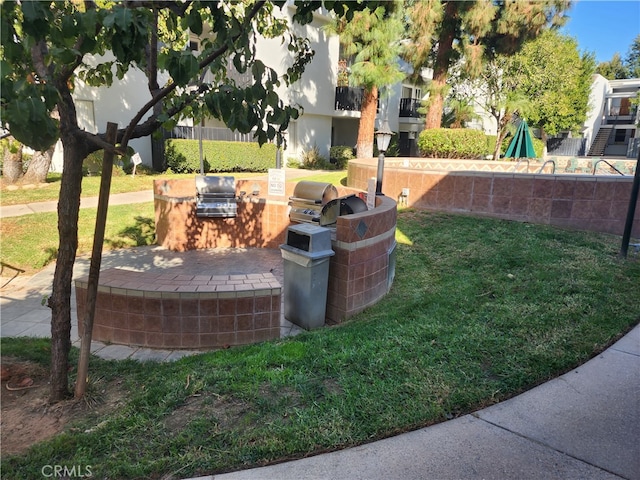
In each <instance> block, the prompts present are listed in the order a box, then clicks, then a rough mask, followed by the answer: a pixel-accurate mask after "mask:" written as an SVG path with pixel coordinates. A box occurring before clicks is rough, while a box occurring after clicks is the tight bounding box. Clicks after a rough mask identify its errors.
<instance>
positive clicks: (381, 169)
mask: <svg viewBox="0 0 640 480" xmlns="http://www.w3.org/2000/svg"><path fill="white" fill-rule="evenodd" d="M383 174H384V151H380V155H378V173H377V175H376V195H384V193H382V175H383Z"/></svg>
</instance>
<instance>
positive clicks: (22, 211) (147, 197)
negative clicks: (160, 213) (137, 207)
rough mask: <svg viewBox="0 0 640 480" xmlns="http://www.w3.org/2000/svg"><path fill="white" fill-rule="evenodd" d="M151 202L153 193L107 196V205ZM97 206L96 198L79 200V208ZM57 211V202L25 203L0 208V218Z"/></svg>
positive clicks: (150, 191)
mask: <svg viewBox="0 0 640 480" xmlns="http://www.w3.org/2000/svg"><path fill="white" fill-rule="evenodd" d="M144 202H153V191H152V190H145V191H142V192H129V193H115V194H113V195H110V196H109V205H128V204H130V203H144ZM97 206H98V197H85V198H82V199H81V200H80V208H91V207H93V208H95V207H97ZM57 210H58V201H57V200H55V201H51V202H37V203H27V204H23V205H7V206H0V218H6V217H19V216H22V215H29V214H31V213H43V212H55V211H57Z"/></svg>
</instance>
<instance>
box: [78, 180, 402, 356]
mask: <svg viewBox="0 0 640 480" xmlns="http://www.w3.org/2000/svg"><path fill="white" fill-rule="evenodd" d="M285 185H286V192H285V195H279V196H276V195H268V194H267V191H268V184H267V181H264V180H239V181H238V182H237V183H236V194H237V198H238V204H237V215H236V216H235V217H233V218H203V217H199V216H197V215H196V204H197V198H196V191H195V182H194V181H193V180H192V179H184V180H183V179H181V180H155V181H154V207H155V224H156V237H157V238H156V241H157V244H158V245H160V246H161V247H164V248H166V249H168V250H172V251H174V252H185V251H188V250H198V249H219V248H225V249H252V248H266V249H277V248H278V247H279V246H280V245H281V244H282V243H284V242H285V240H286V232H287V228H288V227H289V226H290V225H291V222H290V221H289V216H288V208H289V207H288V198H289V196H291V195H292V193H293V189H294V187H295V183H294V182H287V183H286V184H285ZM360 192H361V190H357V189H351V188H344V187H338V193H339V195H340V196H345V195H350V194H354V193H356V194H359V193H360ZM396 216H397V205H396V202H395V201H394V200H393V199H391V198H388V197H377V198H376V207H375V208H374V209H371V210H368V211H364V212H361V213H355V214H351V215H343V216H339V217H338V218H337V222H336V224H335V227H334V228H333V231H332V242H331V243H332V249H333V250H334V251H335V255H334V256H332V257H331V260H330V267H329V280H328V292H327V306H326V319H325V321H326V323H327V324H338V323H341V322H343V321H345V320H347V319H348V318H350V317H352V316H354V315H356V314H357V313H359V312H361V311H363V310H364V309H365V308H367V307H368V306H370V305H373V304H375V303H377V302H378V301H379V300H380V299H381V298H382V297H384V295H386V293H387V292H388V291H389V289H390V288H391V284H392V282H393V276H394V273H395V247H396V242H395V229H396ZM86 288H87V279H86V278H85V279H79V280H77V281H76V292H77V303H78V312H83V311H84V305H85V302H86ZM282 295H283V290H282V286H281V285H280V283H279V282H278V281H277V279H276V278H275V277H273V275H271V273H270V272H269V269H268V268H266V266H265V271H264V272H263V273H258V274H256V273H253V274H242V273H237V272H236V274H235V275H219V272H216V267H215V265H214V264H212V265H211V270H210V271H209V272H206V274H204V275H203V274H202V272H199V274H198V275H190V274H189V272H187V271H182V270H180V269H176V270H175V271H170V270H164V271H145V272H133V271H130V270H121V269H111V270H106V271H103V272H101V275H100V285H99V289H98V298H97V304H96V315H95V321H94V332H93V339H94V340H98V341H105V342H111V343H117V344H126V345H139V346H145V347H151V348H185V349H187V348H188V349H195V348H202V349H207V348H222V347H226V346H230V345H241V344H248V343H254V342H259V341H263V340H268V339H274V338H279V336H280V321H281V315H282V307H281V301H282ZM79 323H80V324H81V323H82V322H79ZM80 328H82V326H80Z"/></svg>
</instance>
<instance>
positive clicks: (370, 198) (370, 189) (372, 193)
mask: <svg viewBox="0 0 640 480" xmlns="http://www.w3.org/2000/svg"><path fill="white" fill-rule="evenodd" d="M367 208H368V209H369V210H372V209H374V208H376V179H375V178H370V179H369V183H368V184H367Z"/></svg>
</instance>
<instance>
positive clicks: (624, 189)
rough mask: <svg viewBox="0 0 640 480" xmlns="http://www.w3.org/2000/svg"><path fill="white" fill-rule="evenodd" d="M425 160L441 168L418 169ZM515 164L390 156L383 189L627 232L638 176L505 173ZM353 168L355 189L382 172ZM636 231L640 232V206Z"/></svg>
mask: <svg viewBox="0 0 640 480" xmlns="http://www.w3.org/2000/svg"><path fill="white" fill-rule="evenodd" d="M419 162H422V163H423V165H422V166H423V167H424V165H427V166H429V165H430V166H432V167H438V168H439V170H425V169H418V164H417V163H419ZM413 163H415V165H413ZM405 164H408V167H406V166H405ZM514 166H515V165H514V164H513V163H511V162H478V161H456V160H425V159H409V160H406V161H405V160H399V159H390V160H388V161H385V169H384V177H383V188H382V190H383V192H384V193H385V194H386V195H388V196H390V197H392V198H394V199H398V200H399V201H400V202H402V203H404V202H405V199H404V198H403V197H402V196H401V195H402V190H403V189H406V188H408V189H409V196H408V198H407V199H406V204H407V205H408V206H411V207H416V208H424V209H431V210H438V211H446V212H459V213H470V214H476V215H486V216H491V217H497V218H504V219H508V220H517V221H523V222H531V223H541V224H549V225H556V226H560V227H568V228H575V229H579V230H589V231H595V232H603V233H612V234H615V235H622V233H623V231H624V223H625V219H626V214H627V209H628V207H629V198H630V197H631V187H632V183H633V177H632V176H628V175H627V176H624V177H623V176H620V175H587V174H585V175H576V174H553V175H552V174H526V173H508V172H505V171H504V169H505V168H507V167H509V168H513V167H514ZM413 167H416V168H413ZM348 168H349V170H348V177H347V178H348V184H349V187H352V188H362V189H364V188H366V186H367V182H368V180H369V178H372V177H375V176H376V168H377V161H376V160H375V159H357V160H351V161H350V162H349V167H348ZM445 168H469V169H473V170H474V171H447V170H444V169H445ZM523 168H525V167H524V166H523ZM500 170H502V171H500ZM639 203H640V202H639ZM632 235H634V236H640V206H638V207H637V208H636V214H635V219H634V226H633V232H632Z"/></svg>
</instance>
